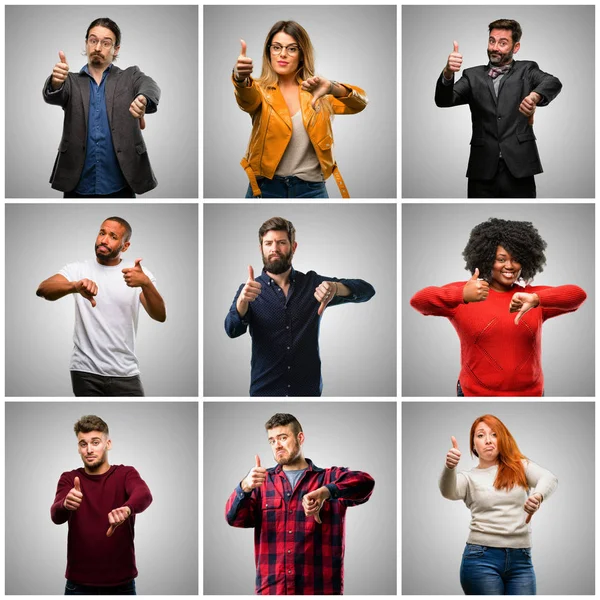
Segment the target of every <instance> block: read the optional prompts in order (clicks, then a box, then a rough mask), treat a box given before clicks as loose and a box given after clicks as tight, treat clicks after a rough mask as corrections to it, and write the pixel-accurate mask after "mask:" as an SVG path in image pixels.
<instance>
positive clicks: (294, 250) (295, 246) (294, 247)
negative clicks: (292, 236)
mask: <svg viewBox="0 0 600 600" xmlns="http://www.w3.org/2000/svg"><path fill="white" fill-rule="evenodd" d="M297 247H298V242H294V245H293V246H292V252H296V248H297Z"/></svg>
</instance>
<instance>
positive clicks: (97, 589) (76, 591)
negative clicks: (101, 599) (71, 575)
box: [65, 579, 137, 596]
mask: <svg viewBox="0 0 600 600" xmlns="http://www.w3.org/2000/svg"><path fill="white" fill-rule="evenodd" d="M136 595H137V594H136V591H135V579H132V580H131V581H128V582H127V583H122V584H121V585H112V586H100V585H98V586H96V585H80V584H79V583H75V582H73V581H71V580H70V579H67V583H66V584H65V596H136Z"/></svg>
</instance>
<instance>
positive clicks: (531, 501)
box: [523, 492, 543, 523]
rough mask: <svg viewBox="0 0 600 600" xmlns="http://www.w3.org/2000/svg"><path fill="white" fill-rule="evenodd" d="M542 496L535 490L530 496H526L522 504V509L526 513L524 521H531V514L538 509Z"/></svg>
mask: <svg viewBox="0 0 600 600" xmlns="http://www.w3.org/2000/svg"><path fill="white" fill-rule="evenodd" d="M542 500H543V497H542V495H541V494H540V493H539V492H536V493H535V494H533V495H532V496H529V498H527V501H526V502H525V505H524V506H523V510H524V511H525V512H526V513H527V518H526V519H525V523H529V521H531V517H533V514H534V513H535V512H536V511H538V510H539V508H540V506H541V504H542Z"/></svg>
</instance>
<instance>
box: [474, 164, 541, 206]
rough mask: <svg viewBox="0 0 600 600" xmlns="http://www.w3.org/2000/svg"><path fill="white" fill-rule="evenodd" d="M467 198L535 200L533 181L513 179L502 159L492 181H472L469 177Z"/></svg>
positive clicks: (531, 176)
mask: <svg viewBox="0 0 600 600" xmlns="http://www.w3.org/2000/svg"><path fill="white" fill-rule="evenodd" d="M467 197H468V198H535V197H536V192H535V179H534V178H533V175H530V176H529V177H513V175H512V173H511V172H510V171H509V170H508V167H507V166H506V163H505V162H504V160H503V159H500V160H499V161H498V170H497V171H496V174H495V175H494V177H493V179H486V180H483V179H473V178H472V177H469V183H468V186H467Z"/></svg>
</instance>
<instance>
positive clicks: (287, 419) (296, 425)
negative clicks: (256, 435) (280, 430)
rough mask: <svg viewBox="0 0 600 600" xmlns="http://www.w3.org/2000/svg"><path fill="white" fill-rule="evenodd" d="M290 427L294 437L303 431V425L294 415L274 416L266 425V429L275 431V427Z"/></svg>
mask: <svg viewBox="0 0 600 600" xmlns="http://www.w3.org/2000/svg"><path fill="white" fill-rule="evenodd" d="M286 425H289V426H290V428H291V430H292V432H293V433H294V435H298V434H299V433H300V432H301V431H302V425H300V422H299V421H298V419H296V417H295V416H294V415H290V414H288V413H277V414H274V415H273V416H272V417H271V418H270V419H269V420H268V421H267V422H266V423H265V429H266V430H267V431H269V429H274V428H275V427H285V426H286Z"/></svg>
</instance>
